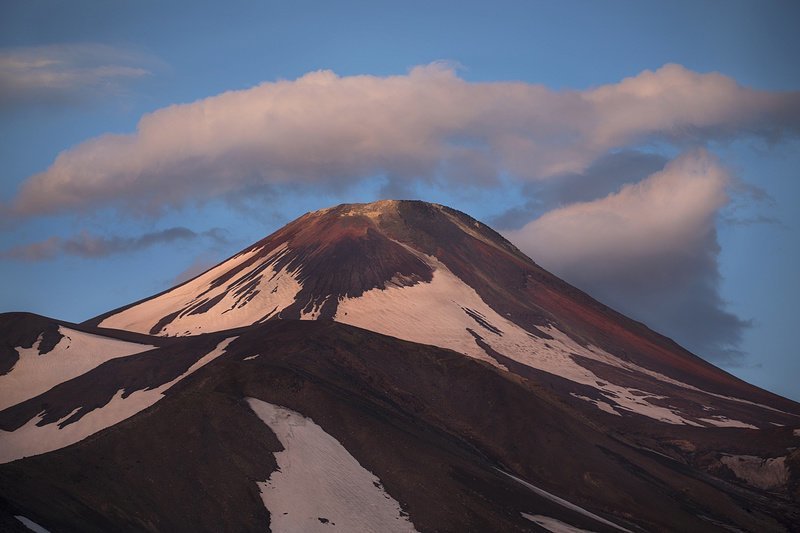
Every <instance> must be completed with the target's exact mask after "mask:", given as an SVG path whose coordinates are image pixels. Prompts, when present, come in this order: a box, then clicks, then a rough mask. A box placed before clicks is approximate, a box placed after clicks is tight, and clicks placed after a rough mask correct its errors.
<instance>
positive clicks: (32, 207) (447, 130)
mask: <svg viewBox="0 0 800 533" xmlns="http://www.w3.org/2000/svg"><path fill="white" fill-rule="evenodd" d="M799 109H800V93H780V94H778V93H767V92H760V91H755V90H752V89H747V88H743V87H740V86H738V85H737V84H736V83H735V82H734V81H733V80H732V79H730V78H728V77H725V76H723V75H721V74H715V73H712V74H698V73H695V72H691V71H688V70H686V69H685V68H683V67H681V66H678V65H667V66H665V67H663V68H661V69H659V70H657V71H655V72H650V71H645V72H643V73H641V74H639V75H638V76H635V77H633V78H628V79H625V80H623V81H621V82H620V83H617V84H612V85H605V86H601V87H597V88H592V89H588V90H584V91H554V90H551V89H548V88H547V87H545V86H542V85H533V84H527V83H506V82H492V83H473V82H468V81H465V80H463V79H461V78H459V77H458V76H457V75H456V73H455V72H454V70H453V69H452V68H450V67H449V66H447V65H443V64H433V65H429V66H424V67H417V68H415V69H413V70H412V71H411V72H410V73H409V74H407V75H402V76H389V77H375V76H349V77H339V76H337V75H335V74H334V73H332V72H329V71H320V72H312V73H309V74H307V75H305V76H303V77H301V78H299V79H297V80H294V81H277V82H268V83H263V84H261V85H259V86H257V87H253V88H251V89H246V90H241V91H231V92H226V93H223V94H220V95H217V96H213V97H210V98H206V99H203V100H200V101H197V102H194V103H190V104H185V105H174V106H170V107H167V108H163V109H160V110H158V111H156V112H154V113H151V114H149V115H146V116H144V117H143V118H142V119H141V121H140V122H139V125H138V127H137V131H136V132H135V133H132V134H130V135H104V136H101V137H98V138H95V139H91V140H89V141H87V142H85V143H83V144H81V145H78V146H77V147H75V148H73V149H71V150H67V151H65V152H63V153H61V154H60V155H59V156H58V157H57V158H56V160H55V161H54V163H53V164H52V165H51V166H50V167H49V168H48V169H47V170H45V171H44V172H42V173H40V174H37V175H34V176H31V177H30V178H29V179H28V180H27V181H26V182H25V183H24V184H23V186H22V188H21V190H20V193H19V195H18V196H17V197H16V198H15V199H14V201H13V205H12V210H13V212H14V213H15V214H17V215H35V214H43V213H52V212H59V211H62V212H63V211H71V210H91V209H94V208H96V207H98V206H106V205H108V204H109V203H112V204H115V205H117V206H120V207H124V208H136V209H146V210H147V209H150V210H158V209H160V208H163V207H166V206H170V205H180V204H182V203H185V202H187V201H194V200H203V199H207V198H212V197H216V196H218V195H220V194H231V193H232V194H236V193H237V192H239V191H243V190H246V189H248V188H252V187H254V186H255V187H258V186H264V185H279V186H281V185H285V184H312V185H323V186H326V187H331V186H332V187H339V186H347V185H350V184H353V183H355V182H357V181H359V180H362V179H366V178H369V177H372V176H375V175H382V176H385V177H387V178H388V179H390V180H391V181H393V182H395V183H402V182H406V183H407V182H413V181H415V180H428V181H430V180H438V181H442V182H445V183H448V182H450V183H464V182H471V183H477V184H483V185H492V184H494V183H496V181H495V180H496V179H497V177H498V176H499V175H505V176H510V177H511V178H512V179H518V180H527V181H530V180H537V179H546V178H549V177H552V176H556V175H560V174H563V173H569V172H582V171H583V170H585V169H586V167H587V166H588V165H590V164H591V163H592V162H593V161H595V160H596V159H597V158H599V157H601V156H603V155H604V154H606V153H608V152H609V151H610V150H614V149H618V148H624V147H629V146H633V145H636V144H641V143H645V142H649V141H651V140H662V141H668V142H674V143H679V144H680V143H684V142H692V141H696V140H698V139H699V140H707V139H714V138H727V137H733V136H742V135H762V136H768V137H770V138H774V137H776V136H780V135H781V134H782V133H786V132H788V133H790V134H793V135H794V134H797V133H798V132H799V131H800V111H798V110H799Z"/></svg>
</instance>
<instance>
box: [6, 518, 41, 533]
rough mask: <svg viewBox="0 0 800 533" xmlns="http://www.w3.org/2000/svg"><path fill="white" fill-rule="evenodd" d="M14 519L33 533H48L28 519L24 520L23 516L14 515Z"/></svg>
mask: <svg viewBox="0 0 800 533" xmlns="http://www.w3.org/2000/svg"><path fill="white" fill-rule="evenodd" d="M14 518H16V519H17V520H19V521H20V522H22V525H24V526H25V527H27V528H28V529H30V530H31V531H33V532H35V533H50V531H48V530H47V529H45V528H43V527H42V526H40V525H39V524H37V523H36V522H34V521H33V520H31V519H30V518H25V517H24V516H20V515H16V516H15V517H14Z"/></svg>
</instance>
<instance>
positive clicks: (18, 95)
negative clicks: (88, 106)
mask: <svg viewBox="0 0 800 533" xmlns="http://www.w3.org/2000/svg"><path fill="white" fill-rule="evenodd" d="M156 64H157V61H155V60H154V59H153V58H152V57H149V56H146V55H144V54H141V53H136V52H132V51H130V50H125V49H121V48H116V47H112V46H107V45H102V44H93V43H90V44H60V45H49V46H32V47H18V48H0V109H2V108H7V107H11V106H20V105H32V104H45V105H52V104H63V103H69V102H76V101H86V100H90V99H92V98H96V97H97V96H98V95H101V94H108V93H116V92H118V91H120V90H121V88H122V87H123V86H124V85H125V84H127V83H130V82H131V81H133V80H136V79H138V78H142V77H145V76H148V75H150V74H151V69H152V67H153V66H154V65H156Z"/></svg>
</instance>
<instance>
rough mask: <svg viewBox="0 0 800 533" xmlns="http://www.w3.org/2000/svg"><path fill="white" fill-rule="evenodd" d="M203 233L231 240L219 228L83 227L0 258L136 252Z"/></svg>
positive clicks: (220, 241) (221, 241) (220, 240)
mask: <svg viewBox="0 0 800 533" xmlns="http://www.w3.org/2000/svg"><path fill="white" fill-rule="evenodd" d="M201 237H202V238H207V239H210V240H211V241H213V242H214V243H215V244H225V243H227V242H228V238H227V232H226V231H225V230H223V229H220V228H212V229H210V230H207V231H204V232H202V233H196V232H194V231H192V230H190V229H188V228H183V227H175V228H168V229H165V230H161V231H155V232H151V233H145V234H143V235H139V236H137V237H122V236H102V235H94V234H91V233H89V232H86V231H82V232H81V233H79V234H78V235H76V236H74V237H70V238H66V239H65V238H61V237H51V238H49V239H46V240H44V241H40V242H35V243H32V244H26V245H20V246H16V247H13V248H10V249H8V250H5V251H3V252H0V258H3V259H15V260H21V261H44V260H48V259H53V258H55V257H57V256H60V255H73V256H78V257H85V258H98V257H106V256H109V255H113V254H120V253H126V252H134V251H138V250H142V249H144V248H149V247H151V246H155V245H157V244H168V243H171V242H175V241H191V240H194V239H198V238H201Z"/></svg>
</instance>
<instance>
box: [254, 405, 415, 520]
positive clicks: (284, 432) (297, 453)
mask: <svg viewBox="0 0 800 533" xmlns="http://www.w3.org/2000/svg"><path fill="white" fill-rule="evenodd" d="M247 401H248V403H249V404H250V408H251V409H252V410H253V412H255V413H256V415H258V417H259V418H260V419H261V420H262V421H263V422H264V423H265V424H267V425H268V426H269V427H270V429H272V431H273V432H274V433H275V435H276V436H277V437H278V440H280V442H281V444H282V445H283V448H284V450H283V451H282V452H278V453H276V454H275V460H276V461H277V463H278V470H276V471H275V472H273V473H272V475H271V476H270V478H269V480H267V481H265V482H260V483H258V487H259V489H260V490H261V498H262V500H263V501H264V506H265V507H266V508H267V510H268V511H269V513H270V515H271V523H270V529H271V530H272V531H273V532H274V533H282V532H300V531H302V532H308V533H313V532H330V531H347V532H349V531H374V532H376V533H377V532H392V531H397V532H409V531H415V529H414V525H413V524H412V523H411V521H410V520H409V519H408V517H407V515H405V513H403V511H402V510H401V509H400V505H399V504H398V503H397V501H395V500H394V499H392V498H391V496H389V495H388V494H386V492H385V491H384V490H383V487H382V486H381V483H380V480H379V479H378V478H377V477H376V476H375V475H374V474H372V473H371V472H369V471H368V470H366V469H365V468H364V467H363V466H361V465H360V464H359V463H358V461H357V460H356V459H355V458H354V457H353V456H352V455H350V453H349V452H348V451H347V450H346V449H345V448H344V446H342V445H341V444H340V443H339V441H337V440H336V439H335V438H334V437H332V436H331V435H329V434H328V433H326V432H325V430H323V429H322V428H321V427H320V426H318V425H317V424H315V423H314V421H313V420H311V419H310V418H306V417H304V416H303V415H301V414H300V413H297V412H295V411H292V410H290V409H286V408H285V407H280V406H277V405H273V404H270V403H267V402H264V401H261V400H257V399H255V398H248V399H247Z"/></svg>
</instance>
